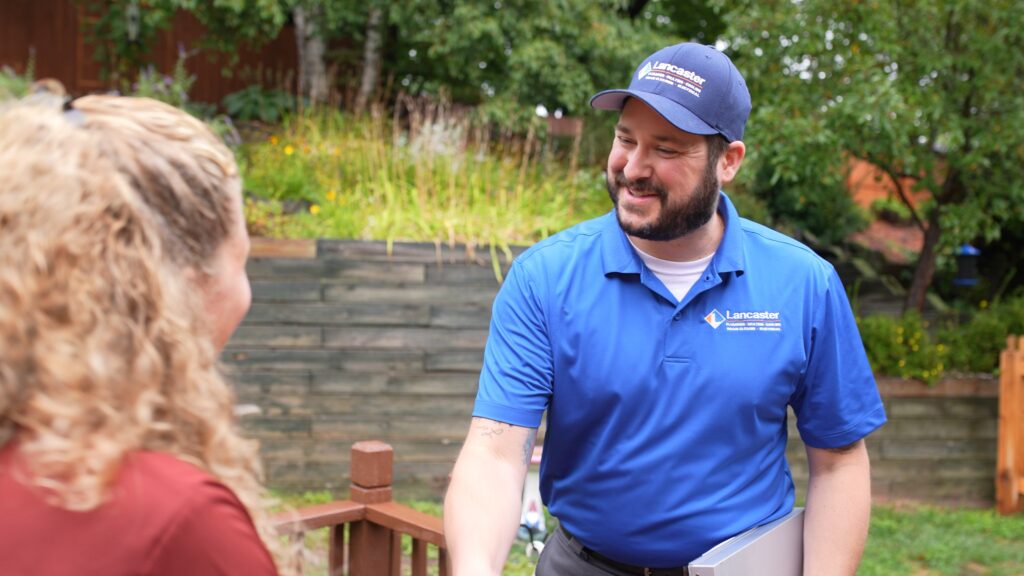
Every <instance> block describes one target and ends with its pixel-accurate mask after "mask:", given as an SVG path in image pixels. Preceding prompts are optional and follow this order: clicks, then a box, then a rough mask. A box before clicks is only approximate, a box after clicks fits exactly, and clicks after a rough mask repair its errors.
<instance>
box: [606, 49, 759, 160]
mask: <svg viewBox="0 0 1024 576" xmlns="http://www.w3.org/2000/svg"><path fill="white" fill-rule="evenodd" d="M627 98H636V99H637V100H641V101H642V102H644V103H645V104H647V105H648V106H650V107H651V108H654V109H655V110H656V111H657V112H658V113H659V114H661V115H662V116H664V117H665V119H666V120H668V121H669V122H671V123H672V125H674V126H675V127H676V128H679V129H680V130H682V131H684V132H690V133H691V134H721V135H722V136H724V137H725V139H726V140H728V141H730V142H733V141H736V140H742V139H743V128H744V126H746V124H747V117H749V116H750V91H749V90H747V83H746V82H744V81H743V76H742V75H741V74H740V71H739V70H737V69H736V66H734V65H733V63H732V60H729V57H728V56H726V55H725V54H723V53H722V52H720V51H718V50H716V49H715V47H714V46H704V45H702V44H694V43H690V42H684V43H682V44H676V45H675V46H669V47H667V48H662V49H661V50H658V51H657V52H655V53H654V54H651V55H650V56H648V57H647V59H645V60H644V61H643V63H641V64H640V66H639V67H637V69H636V73H634V74H633V79H632V80H631V81H630V83H629V88H627V89H625V90H621V89H620V90H605V91H603V92H598V93H597V94H595V95H594V97H593V98H591V99H590V105H591V106H592V107H594V108H598V109H601V110H622V107H623V106H624V105H625V103H626V99H627Z"/></svg>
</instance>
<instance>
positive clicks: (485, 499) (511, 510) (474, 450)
mask: <svg viewBox="0 0 1024 576" xmlns="http://www.w3.org/2000/svg"><path fill="white" fill-rule="evenodd" d="M535 435H536V431H535V430H531V429H525V428H518V427H514V426H512V427H510V426H508V425H507V424H499V423H495V422H490V421H486V420H484V421H479V422H478V421H474V423H473V425H472V426H471V428H470V433H469V436H468V437H467V439H466V444H465V445H464V446H463V449H462V452H461V453H460V454H459V459H458V461H457V462H456V463H455V469H454V470H453V471H452V480H451V484H450V485H449V487H448V495H447V496H446V497H445V505H444V530H445V540H446V542H447V545H448V551H449V554H450V557H451V561H452V568H453V573H454V576H481V575H493V576H499V575H500V574H501V571H502V567H503V566H504V564H505V559H506V558H507V556H508V551H509V547H510V546H511V545H512V541H513V540H514V538H515V534H516V530H517V528H518V526H519V514H520V509H521V505H522V495H523V480H524V478H525V475H526V469H527V465H528V463H529V459H528V458H529V457H528V456H524V454H527V455H528V454H529V453H530V452H531V451H532V449H533V441H534V438H535Z"/></svg>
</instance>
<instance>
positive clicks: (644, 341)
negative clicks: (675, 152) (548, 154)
mask: <svg viewBox="0 0 1024 576" xmlns="http://www.w3.org/2000/svg"><path fill="white" fill-rule="evenodd" d="M719 212H720V213H721V214H722V216H723V217H724V218H725V223H726V227H725V234H724V236H723V238H722V242H721V244H720V245H719V248H718V251H717V252H716V253H715V255H714V257H713V258H712V260H711V263H710V264H709V265H708V268H707V270H706V272H705V273H704V275H703V276H702V278H701V279H700V280H698V282H697V284H695V285H694V286H693V288H692V289H691V290H690V292H689V293H688V294H687V295H686V297H685V298H683V300H682V301H681V302H678V301H676V299H675V298H674V297H673V296H672V294H671V293H670V292H669V291H668V289H667V288H666V287H665V286H664V285H663V284H662V283H661V281H660V280H658V278H657V277H656V276H655V275H654V274H653V273H652V272H651V271H650V270H649V269H648V268H647V267H646V266H645V265H644V264H643V262H642V261H641V260H640V257H639V256H638V255H637V253H636V252H635V250H634V249H633V248H632V246H631V245H630V243H629V241H628V239H627V238H626V236H625V234H624V233H623V232H622V230H621V229H620V228H619V225H618V222H617V221H616V218H615V214H614V213H609V214H607V215H605V216H602V217H600V218H597V219H595V220H591V221H588V222H584V223H582V224H579V225H577V226H575V227H573V228H570V229H568V230H565V231H563V232H561V233H559V234H556V235H554V236H552V237H550V238H548V239H546V240H543V241H541V242H540V243H538V244H536V245H535V246H533V247H531V248H530V249H529V250H527V251H526V252H524V253H523V254H522V255H520V256H519V257H518V258H517V259H516V260H515V262H514V263H513V265H512V267H511V269H510V271H509V273H508V276H507V278H506V280H505V282H504V284H503V285H502V287H501V290H500V292H499V294H498V297H497V298H496V300H495V302H494V308H493V315H492V321H491V328H490V335H489V337H488V340H487V349H486V352H485V358H484V366H483V370H482V372H481V376H480V388H479V391H478V394H477V399H476V405H475V407H474V411H473V414H474V416H479V417H483V418H488V419H491V420H496V421H500V422H507V423H509V424H514V425H517V426H525V427H531V428H533V427H537V426H539V425H540V423H541V418H542V415H543V413H544V411H545V410H547V432H546V436H545V442H544V459H543V462H542V464H541V494H542V496H543V499H544V502H545V503H546V504H547V506H548V507H549V509H550V511H551V513H552V514H553V515H555V516H557V517H558V519H559V521H560V522H562V523H563V525H564V526H565V527H566V528H567V529H568V530H569V532H571V533H572V534H573V535H575V536H577V537H578V538H579V539H580V541H582V542H583V543H584V544H586V545H587V546H588V547H590V548H592V549H594V550H596V551H597V552H599V553H602V554H604V555H606V556H609V557H611V558H613V559H615V560H618V561H620V562H627V563H630V564H638V565H644V566H654V567H658V566H661V567H668V566H682V565H685V564H687V563H689V562H690V561H691V560H693V559H694V558H696V557H697V556H699V555H701V554H702V553H703V552H705V551H706V550H708V549H709V548H711V547H712V546H714V545H715V544H717V543H719V542H720V541H722V540H724V539H726V538H729V537H731V536H734V535H736V534H738V533H740V532H742V531H744V530H746V529H748V528H751V527H753V526H757V525H760V524H763V523H765V522H769V521H771V520H774V519H776V518H778V517H780V516H782V515H784V514H786V513H787V512H789V511H790V510H791V509H792V507H793V499H794V490H793V481H792V479H791V477H790V471H789V466H788V464H787V462H786V458H785V451H786V430H787V429H786V417H787V410H786V407H787V406H792V407H793V411H794V413H795V414H796V417H797V427H798V429H799V431H800V435H801V437H802V438H803V440H804V442H805V443H806V444H807V445H809V446H813V447H817V448H836V447H841V446H846V445H849V444H851V443H853V442H855V441H857V440H859V439H861V438H863V437H864V436H866V435H868V434H869V433H870V432H871V431H872V430H874V429H875V428H877V427H879V426H881V425H882V424H883V423H884V422H885V412H884V409H883V406H882V402H881V399H880V398H879V394H878V389H877V387H876V385H875V381H874V377H873V375H872V372H871V369H870V367H869V365H868V361H867V357H866V356H865V353H864V348H863V345H862V344H861V339H860V335H859V333H858V331H857V327H856V323H855V320H854V318H853V314H852V313H851V311H850V306H849V303H848V301H847V298H846V293H845V291H844V290H843V287H842V285H841V283H840V281H839V278H838V276H837V275H836V272H835V270H834V269H833V267H832V266H831V265H830V264H829V263H828V262H826V261H825V260H823V259H822V258H820V257H819V256H817V255H816V254H815V253H814V252H813V251H811V250H810V249H809V248H807V247H806V246H804V245H802V244H800V243H799V242H796V241H795V240H793V239H791V238H788V237H786V236H784V235H782V234H779V233H777V232H775V231H773V230H770V229H768V228H765V227H764V226H761V225H758V224H755V223H754V222H751V221H749V220H746V219H742V218H740V217H739V215H738V214H737V213H736V209H735V208H734V207H733V205H732V203H731V202H730V201H729V199H728V198H727V197H726V196H725V195H724V194H722V195H721V201H720V202H719Z"/></svg>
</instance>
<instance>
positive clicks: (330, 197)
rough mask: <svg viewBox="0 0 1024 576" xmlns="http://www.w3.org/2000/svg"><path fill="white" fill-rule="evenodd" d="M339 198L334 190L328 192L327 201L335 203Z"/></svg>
mask: <svg viewBox="0 0 1024 576" xmlns="http://www.w3.org/2000/svg"><path fill="white" fill-rule="evenodd" d="M337 197H338V193H337V192H335V191H334V190H330V191H329V192H327V199H328V200H330V201H331V202H334V199H335V198H337Z"/></svg>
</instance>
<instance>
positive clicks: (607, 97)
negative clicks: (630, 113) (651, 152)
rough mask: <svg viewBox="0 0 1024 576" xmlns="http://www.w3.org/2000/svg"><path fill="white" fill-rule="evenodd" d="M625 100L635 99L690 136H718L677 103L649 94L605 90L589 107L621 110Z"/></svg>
mask: <svg viewBox="0 0 1024 576" xmlns="http://www.w3.org/2000/svg"><path fill="white" fill-rule="evenodd" d="M627 98H636V99H637V100H639V101H641V102H643V103H644V104H647V105H648V106H650V107H651V108H652V109H653V110H654V111H655V112H657V113H658V114H661V116H662V117H663V118H664V119H665V120H668V121H669V123H670V124H672V125H673V126H675V127H676V128H679V129H680V130H682V131H683V132H689V133H691V134H701V135H707V134H718V133H719V131H718V130H716V129H715V128H712V127H711V126H710V125H709V124H708V123H707V122H705V121H703V120H701V119H700V118H698V117H697V116H696V115H695V114H694V113H693V112H690V111H689V110H687V109H686V108H684V107H683V106H681V105H680V104H679V103H678V102H676V101H674V100H670V99H668V98H665V97H664V96H659V95H657V94H652V93H650V92H635V91H633V90H619V89H616V90H605V91H603V92H598V93H597V94H594V96H593V97H592V98H591V99H590V107H591V108H597V109H598V110H620V111H621V110H622V107H623V106H625V104H626V99H627Z"/></svg>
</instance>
